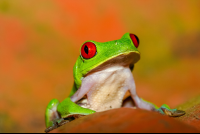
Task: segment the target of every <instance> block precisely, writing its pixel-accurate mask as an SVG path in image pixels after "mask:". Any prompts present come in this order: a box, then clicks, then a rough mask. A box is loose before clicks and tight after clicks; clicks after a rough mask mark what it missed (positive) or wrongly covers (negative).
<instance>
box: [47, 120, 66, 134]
mask: <svg viewBox="0 0 200 134" xmlns="http://www.w3.org/2000/svg"><path fill="white" fill-rule="evenodd" d="M68 122H69V120H64V119H62V118H61V119H59V120H57V121H53V125H52V126H49V127H48V128H46V129H45V132H46V133H48V132H50V131H52V130H54V129H56V128H58V127H60V126H62V125H64V124H66V123H68Z"/></svg>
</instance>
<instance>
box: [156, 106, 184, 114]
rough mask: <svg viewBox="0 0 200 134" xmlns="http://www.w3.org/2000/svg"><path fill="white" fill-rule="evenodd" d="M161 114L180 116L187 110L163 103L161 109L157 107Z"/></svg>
mask: <svg viewBox="0 0 200 134" xmlns="http://www.w3.org/2000/svg"><path fill="white" fill-rule="evenodd" d="M156 111H158V112H159V113H161V114H165V115H168V116H170V117H178V116H182V115H184V114H185V111H182V110H178V109H170V107H169V106H168V105H166V104H163V105H162V106H161V107H160V108H159V109H156Z"/></svg>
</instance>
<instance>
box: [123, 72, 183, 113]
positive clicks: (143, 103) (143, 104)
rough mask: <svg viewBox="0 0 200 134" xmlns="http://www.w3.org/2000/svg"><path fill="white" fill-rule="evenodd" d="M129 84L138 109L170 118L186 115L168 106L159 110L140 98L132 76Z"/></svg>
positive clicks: (164, 105)
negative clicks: (155, 112)
mask: <svg viewBox="0 0 200 134" xmlns="http://www.w3.org/2000/svg"><path fill="white" fill-rule="evenodd" d="M127 83H128V85H129V90H130V93H131V97H132V99H133V100H134V102H135V105H136V107H138V108H141V109H146V110H150V111H157V112H159V113H161V114H165V115H168V116H181V115H184V114H185V112H184V111H181V110H177V109H170V107H169V106H168V105H166V104H163V105H162V106H161V107H160V108H158V107H157V106H156V105H155V104H153V103H151V102H148V101H146V100H144V99H142V98H139V97H138V95H137V93H136V88H135V82H134V79H133V76H132V75H131V76H130V77H129V79H128V80H127Z"/></svg>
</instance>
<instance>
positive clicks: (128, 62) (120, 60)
mask: <svg viewBox="0 0 200 134" xmlns="http://www.w3.org/2000/svg"><path fill="white" fill-rule="evenodd" d="M139 59H140V54H139V52H135V51H134V52H133V51H131V52H129V53H124V54H120V55H117V56H115V57H112V58H111V59H109V60H108V61H106V62H103V63H100V64H97V65H95V66H96V67H95V68H94V69H92V70H91V71H89V72H88V73H87V74H85V75H84V76H83V77H86V76H88V75H90V74H93V73H95V72H98V71H101V70H105V69H106V68H109V67H112V66H116V65H118V66H123V67H129V68H130V69H131V68H132V67H133V65H134V64H135V63H136V62H137V61H139Z"/></svg>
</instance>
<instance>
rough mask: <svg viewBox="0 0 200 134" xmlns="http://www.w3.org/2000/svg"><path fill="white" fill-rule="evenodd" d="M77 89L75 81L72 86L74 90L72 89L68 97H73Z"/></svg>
mask: <svg viewBox="0 0 200 134" xmlns="http://www.w3.org/2000/svg"><path fill="white" fill-rule="evenodd" d="M76 91H77V88H76V85H75V82H74V84H73V87H72V90H71V92H70V94H69V96H68V97H71V96H72V95H74V93H75V92H76Z"/></svg>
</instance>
